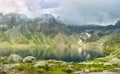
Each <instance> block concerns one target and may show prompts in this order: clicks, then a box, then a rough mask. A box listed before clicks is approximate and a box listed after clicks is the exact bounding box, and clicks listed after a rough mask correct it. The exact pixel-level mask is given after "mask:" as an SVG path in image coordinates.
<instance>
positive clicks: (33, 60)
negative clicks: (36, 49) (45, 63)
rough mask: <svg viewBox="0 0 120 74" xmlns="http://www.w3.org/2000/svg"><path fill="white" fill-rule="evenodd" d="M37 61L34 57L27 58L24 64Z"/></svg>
mask: <svg viewBox="0 0 120 74" xmlns="http://www.w3.org/2000/svg"><path fill="white" fill-rule="evenodd" d="M35 61H36V58H35V57H33V56H27V57H25V58H24V59H23V63H33V62H35Z"/></svg>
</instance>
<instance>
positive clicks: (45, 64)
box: [34, 61, 47, 67]
mask: <svg viewBox="0 0 120 74" xmlns="http://www.w3.org/2000/svg"><path fill="white" fill-rule="evenodd" d="M46 66H47V63H46V62H45V61H41V62H37V63H35V65H34V67H46Z"/></svg>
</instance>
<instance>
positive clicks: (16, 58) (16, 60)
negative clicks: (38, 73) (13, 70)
mask: <svg viewBox="0 0 120 74" xmlns="http://www.w3.org/2000/svg"><path fill="white" fill-rule="evenodd" d="M7 60H8V62H10V63H20V62H22V60H23V59H22V57H20V56H19V55H17V54H11V55H10V56H9V57H8V58H7Z"/></svg>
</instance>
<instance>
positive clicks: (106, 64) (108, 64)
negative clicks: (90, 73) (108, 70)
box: [104, 62, 112, 66]
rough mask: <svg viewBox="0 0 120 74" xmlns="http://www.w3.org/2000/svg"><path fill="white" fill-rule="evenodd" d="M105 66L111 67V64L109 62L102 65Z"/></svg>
mask: <svg viewBox="0 0 120 74" xmlns="http://www.w3.org/2000/svg"><path fill="white" fill-rule="evenodd" d="M104 65H105V66H111V65H112V64H111V63H109V62H106V63H104Z"/></svg>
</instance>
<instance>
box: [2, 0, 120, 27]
mask: <svg viewBox="0 0 120 74" xmlns="http://www.w3.org/2000/svg"><path fill="white" fill-rule="evenodd" d="M119 3H120V0H19V1H18V0H9V1H8V0H0V12H3V13H9V12H17V13H23V14H26V15H28V16H30V17H37V16H39V15H40V14H44V13H51V14H53V15H57V16H60V18H62V19H64V20H67V22H71V23H75V24H78V25H81V24H100V25H109V24H113V23H114V22H116V21H117V20H118V19H119V18H120V13H119V12H120V4H119Z"/></svg>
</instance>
